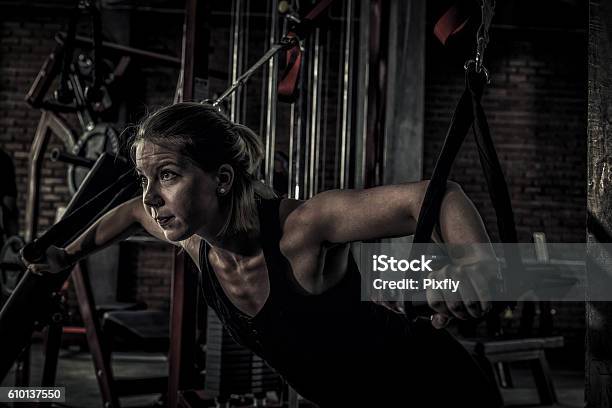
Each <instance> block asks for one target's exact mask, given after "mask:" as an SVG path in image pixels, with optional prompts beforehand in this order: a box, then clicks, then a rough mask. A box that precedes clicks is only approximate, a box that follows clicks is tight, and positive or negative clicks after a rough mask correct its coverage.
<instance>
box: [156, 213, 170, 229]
mask: <svg viewBox="0 0 612 408" xmlns="http://www.w3.org/2000/svg"><path fill="white" fill-rule="evenodd" d="M173 218H174V216H173V215H171V216H169V217H157V223H158V224H159V226H160V227H162V228H163V227H165V226H167V225H168V224H169V223H170V221H172V219H173Z"/></svg>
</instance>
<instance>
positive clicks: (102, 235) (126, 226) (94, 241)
mask: <svg viewBox="0 0 612 408" xmlns="http://www.w3.org/2000/svg"><path fill="white" fill-rule="evenodd" d="M136 205H142V204H140V199H139V198H134V199H132V200H129V201H126V202H125V203H123V204H121V205H119V206H117V207H115V208H114V209H112V210H111V211H109V212H108V213H106V214H104V215H103V216H102V217H101V218H100V219H98V220H97V221H96V222H95V223H94V224H93V225H92V226H91V227H89V228H88V229H87V230H86V231H85V232H84V233H83V234H81V235H80V236H79V237H78V238H77V239H76V240H74V241H73V242H71V243H70V244H69V245H67V246H66V247H65V248H64V250H65V255H66V259H65V263H66V264H69V265H70V264H74V263H76V262H77V261H79V260H81V259H83V258H85V257H87V256H88V255H90V254H92V253H94V252H96V251H98V250H101V249H103V248H105V247H107V246H109V245H111V244H113V243H114V242H117V241H119V240H122V239H125V238H127V237H128V236H130V235H132V234H134V233H135V232H138V231H139V230H141V229H142V227H141V225H140V223H139V222H138V218H137V217H136V216H135V215H134V212H135V211H134V208H135V206H136Z"/></svg>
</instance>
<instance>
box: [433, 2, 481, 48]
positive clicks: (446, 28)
mask: <svg viewBox="0 0 612 408" xmlns="http://www.w3.org/2000/svg"><path fill="white" fill-rule="evenodd" d="M469 3H474V1H473V0H461V1H457V2H456V3H455V4H453V5H452V6H451V7H450V8H448V9H447V10H446V12H445V13H444V14H442V16H441V17H440V18H439V19H438V21H436V24H435V25H434V35H435V36H436V37H437V38H438V40H440V42H441V43H442V44H444V45H446V42H447V41H448V39H449V38H450V37H452V36H453V35H454V34H457V33H458V32H459V31H461V30H462V29H463V28H464V27H465V25H466V24H467V22H468V20H469V19H470V15H471V12H472V8H473V4H469Z"/></svg>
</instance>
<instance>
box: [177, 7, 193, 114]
mask: <svg viewBox="0 0 612 408" xmlns="http://www.w3.org/2000/svg"><path fill="white" fill-rule="evenodd" d="M197 4H198V2H197V0H187V3H186V4H185V23H184V24H183V49H182V53H181V73H180V75H179V86H178V87H177V93H176V95H175V98H174V99H175V101H176V102H183V101H191V100H193V77H194V74H195V71H194V65H195V63H194V54H195V41H196V38H195V37H196V34H195V32H196V12H197Z"/></svg>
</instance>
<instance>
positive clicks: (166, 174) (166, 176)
mask: <svg viewBox="0 0 612 408" xmlns="http://www.w3.org/2000/svg"><path fill="white" fill-rule="evenodd" d="M174 177H176V174H174V173H173V172H171V171H168V170H163V171H162V172H161V173H159V179H160V180H161V181H168V180H172V179H173V178H174Z"/></svg>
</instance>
